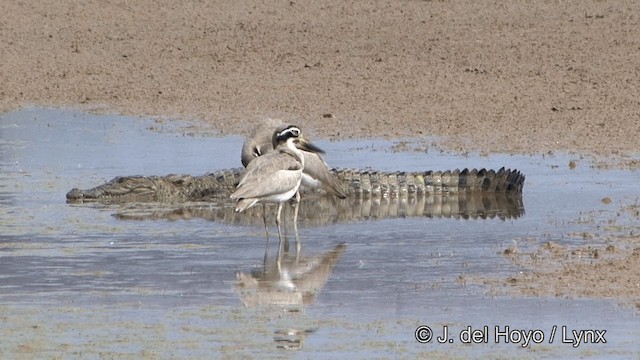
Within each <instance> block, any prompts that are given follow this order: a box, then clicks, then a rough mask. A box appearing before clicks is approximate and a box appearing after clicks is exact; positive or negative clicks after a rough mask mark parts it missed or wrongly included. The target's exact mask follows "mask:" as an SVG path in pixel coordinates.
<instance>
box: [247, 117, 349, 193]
mask: <svg viewBox="0 0 640 360" xmlns="http://www.w3.org/2000/svg"><path fill="white" fill-rule="evenodd" d="M282 125H283V123H282V121H281V120H278V119H266V120H264V121H262V122H260V124H258V126H256V128H255V129H254V130H253V131H252V132H251V134H250V135H249V136H248V137H247V138H246V139H245V142H244V144H243V145H242V153H241V156H240V160H241V161H242V165H243V166H245V167H246V166H247V165H248V164H249V163H250V162H251V161H252V160H254V159H255V158H257V157H259V156H262V155H265V154H267V153H269V152H271V151H273V142H272V140H271V136H272V134H273V130H274V129H275V128H277V127H278V126H282ZM296 143H297V142H296ZM300 150H302V154H303V155H304V164H305V165H304V169H303V171H302V176H303V177H302V187H303V188H304V189H322V190H324V191H325V192H327V193H328V194H331V195H334V196H336V197H338V198H340V199H344V198H346V197H347V194H346V193H345V191H344V190H343V188H342V185H341V184H340V181H339V180H338V179H336V177H335V176H334V175H333V174H332V173H331V171H330V170H329V166H328V165H327V163H326V162H325V161H324V159H323V158H322V156H321V155H320V154H323V153H316V152H309V151H305V150H304V149H303V148H302V149H300Z"/></svg>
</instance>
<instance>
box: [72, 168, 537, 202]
mask: <svg viewBox="0 0 640 360" xmlns="http://www.w3.org/2000/svg"><path fill="white" fill-rule="evenodd" d="M243 172H244V168H235V169H225V170H218V171H215V172H212V173H207V174H204V175H200V176H191V175H176V174H170V175H166V176H118V177H115V178H114V179H112V180H111V181H109V182H107V183H105V184H102V185H99V186H96V187H94V188H91V189H84V190H83V189H77V188H74V189H72V190H70V191H69V192H68V193H67V195H66V197H67V202H69V203H81V202H102V203H126V202H198V201H216V200H219V199H228V198H229V196H230V195H231V193H233V191H234V190H235V188H236V186H237V184H238V182H239V180H240V177H241V176H242V174H243ZM331 172H332V173H333V175H334V176H335V177H336V178H337V179H338V181H339V182H340V183H341V184H342V187H343V190H344V191H345V194H347V196H348V197H364V198H368V197H371V198H377V197H382V198H383V197H417V196H424V195H430V194H460V193H469V192H482V193H501V194H506V195H509V196H522V189H523V187H524V179H525V176H524V175H523V174H522V173H520V172H519V171H518V170H510V169H505V168H504V167H503V168H501V169H499V170H498V171H495V170H486V169H480V170H477V169H472V170H469V169H464V170H458V169H456V170H453V171H451V170H447V171H424V172H383V171H375V170H353V169H332V170H331ZM311 191H315V192H318V191H322V190H311ZM302 194H303V195H304V194H305V192H304V191H302Z"/></svg>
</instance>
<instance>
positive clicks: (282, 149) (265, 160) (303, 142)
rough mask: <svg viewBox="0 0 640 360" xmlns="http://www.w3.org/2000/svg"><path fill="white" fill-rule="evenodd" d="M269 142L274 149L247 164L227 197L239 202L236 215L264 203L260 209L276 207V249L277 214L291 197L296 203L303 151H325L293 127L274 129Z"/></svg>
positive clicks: (278, 226)
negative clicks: (270, 205) (294, 198)
mask: <svg viewBox="0 0 640 360" xmlns="http://www.w3.org/2000/svg"><path fill="white" fill-rule="evenodd" d="M271 143H272V145H271V146H272V148H273V150H271V151H268V152H266V153H264V154H261V155H260V156H257V157H256V158H254V159H252V160H251V161H250V162H249V163H248V164H247V167H246V169H245V172H244V174H243V175H242V177H241V179H240V182H239V183H238V186H237V187H236V190H235V191H234V192H233V194H231V196H230V197H231V199H235V200H238V202H237V204H236V208H235V211H236V212H242V211H245V210H247V209H249V208H251V207H252V206H254V205H256V204H263V206H264V204H267V203H275V204H277V205H278V210H277V213H276V225H277V228H278V238H279V247H281V246H282V232H281V229H280V214H281V212H282V204H283V203H284V202H286V201H288V200H290V199H291V198H293V197H296V198H297V199H296V200H298V201H299V194H298V189H299V188H300V184H301V183H302V172H303V169H304V166H305V156H304V155H303V151H306V152H309V153H324V152H323V151H322V149H320V148H319V147H317V146H315V145H314V144H312V143H311V142H309V141H308V140H307V139H305V138H304V137H303V136H302V131H301V130H300V128H299V127H298V126H295V125H279V126H278V127H276V128H275V131H273V135H272V140H271ZM263 209H264V207H263ZM294 221H295V219H294ZM264 222H265V229H267V220H266V216H265V217H264ZM268 242H269V233H268V230H267V246H268ZM298 247H299V246H298Z"/></svg>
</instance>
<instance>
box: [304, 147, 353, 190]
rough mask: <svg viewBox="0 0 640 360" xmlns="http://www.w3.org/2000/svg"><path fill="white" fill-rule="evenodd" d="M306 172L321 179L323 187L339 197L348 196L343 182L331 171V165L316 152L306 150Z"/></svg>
mask: <svg viewBox="0 0 640 360" xmlns="http://www.w3.org/2000/svg"><path fill="white" fill-rule="evenodd" d="M303 154H304V170H303V171H304V172H305V173H306V174H308V175H310V176H311V177H313V178H314V179H318V180H320V183H321V185H320V186H321V188H322V189H324V190H325V191H327V192H328V193H330V194H333V195H335V196H337V197H339V198H342V199H344V198H346V197H347V195H346V194H345V193H344V190H343V189H342V184H340V182H339V181H338V179H336V177H335V176H334V175H333V174H332V173H331V171H329V166H328V165H327V163H325V162H324V160H323V159H322V157H321V156H320V155H318V154H316V153H312V152H307V151H304V152H303Z"/></svg>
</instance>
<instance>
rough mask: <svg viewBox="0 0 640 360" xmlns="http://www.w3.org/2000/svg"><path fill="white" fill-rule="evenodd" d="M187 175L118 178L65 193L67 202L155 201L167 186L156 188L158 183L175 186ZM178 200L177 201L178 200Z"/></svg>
mask: <svg viewBox="0 0 640 360" xmlns="http://www.w3.org/2000/svg"><path fill="white" fill-rule="evenodd" d="M190 178H191V177H190V176H189V175H172V176H168V177H164V178H159V177H157V176H126V177H123V176H118V177H116V178H114V179H113V180H111V181H109V182H108V183H106V184H103V185H100V186H97V187H95V188H92V189H84V190H83V189H78V188H74V189H71V191H69V192H68V193H67V202H69V203H83V202H106V203H118V202H148V201H157V200H158V198H159V197H160V196H161V194H159V191H162V192H166V191H167V185H168V184H162V186H158V181H162V182H166V183H169V184H171V183H173V184H175V185H177V184H180V183H184V182H188V181H189V179H190ZM178 200H179V199H178Z"/></svg>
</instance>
